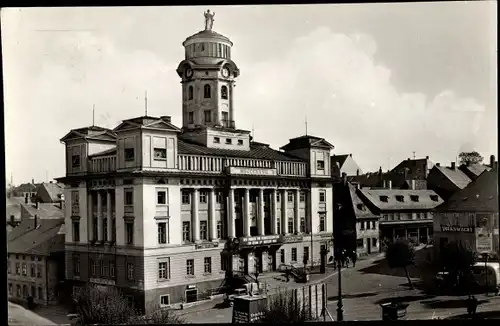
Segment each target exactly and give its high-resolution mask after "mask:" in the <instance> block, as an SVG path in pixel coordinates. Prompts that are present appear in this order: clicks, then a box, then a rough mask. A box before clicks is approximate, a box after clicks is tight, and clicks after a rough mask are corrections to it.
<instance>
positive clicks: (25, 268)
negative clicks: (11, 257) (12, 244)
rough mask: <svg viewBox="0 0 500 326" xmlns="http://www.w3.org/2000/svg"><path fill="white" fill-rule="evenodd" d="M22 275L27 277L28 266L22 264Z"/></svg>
mask: <svg viewBox="0 0 500 326" xmlns="http://www.w3.org/2000/svg"><path fill="white" fill-rule="evenodd" d="M22 266H23V275H24V276H26V275H28V266H27V265H26V263H23V265H22Z"/></svg>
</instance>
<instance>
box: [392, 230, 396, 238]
mask: <svg viewBox="0 0 500 326" xmlns="http://www.w3.org/2000/svg"><path fill="white" fill-rule="evenodd" d="M394 240H396V228H392V241H394Z"/></svg>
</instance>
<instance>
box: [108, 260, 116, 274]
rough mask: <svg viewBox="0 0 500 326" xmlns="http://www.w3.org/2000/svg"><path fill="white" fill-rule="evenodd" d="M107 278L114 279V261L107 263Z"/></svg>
mask: <svg viewBox="0 0 500 326" xmlns="http://www.w3.org/2000/svg"><path fill="white" fill-rule="evenodd" d="M109 277H111V278H114V277H115V261H114V260H110V261H109Z"/></svg>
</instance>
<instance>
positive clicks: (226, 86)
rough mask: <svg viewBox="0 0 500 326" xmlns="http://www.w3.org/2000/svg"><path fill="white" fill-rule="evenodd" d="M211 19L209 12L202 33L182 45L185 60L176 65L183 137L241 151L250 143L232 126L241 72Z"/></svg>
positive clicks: (206, 14)
mask: <svg viewBox="0 0 500 326" xmlns="http://www.w3.org/2000/svg"><path fill="white" fill-rule="evenodd" d="M214 16H215V13H211V12H210V10H208V11H207V12H206V13H205V30H203V31H200V32H198V33H196V34H194V35H192V36H190V37H188V38H187V39H186V40H185V41H184V42H183V43H182V45H183V46H184V49H185V59H184V60H183V61H182V62H181V63H180V64H179V66H178V68H177V74H178V75H179V77H181V79H182V80H181V84H182V130H183V138H188V139H190V140H192V141H195V142H198V143H201V144H203V145H205V146H208V147H219V148H226V149H232V148H233V146H232V145H235V148H234V149H238V150H242V149H244V147H245V148H246V147H249V141H250V140H249V132H247V131H244V130H237V129H236V124H235V110H234V99H233V97H234V87H235V79H236V77H238V76H239V73H240V71H239V69H238V67H237V66H236V64H235V63H234V62H233V61H232V60H231V47H232V46H233V43H232V42H231V41H230V40H229V38H227V37H225V36H223V35H221V34H219V33H216V32H214V31H213V30H212V26H213V21H214V18H213V17H214ZM221 132H222V133H223V134H221V135H219V136H217V135H215V134H217V133H221ZM227 133H231V134H234V137H235V138H234V139H233V140H231V141H229V140H228V137H226V136H224V134H227ZM245 134H246V136H244V135H245ZM214 138H215V139H214ZM230 138H231V137H230ZM242 141H243V144H242ZM238 144H239V146H237V145H238Z"/></svg>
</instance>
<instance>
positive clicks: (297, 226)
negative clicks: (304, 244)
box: [293, 189, 301, 234]
mask: <svg viewBox="0 0 500 326" xmlns="http://www.w3.org/2000/svg"><path fill="white" fill-rule="evenodd" d="M293 195H294V196H293V204H294V210H293V217H294V221H293V226H294V230H295V233H296V234H299V233H301V232H300V214H299V212H300V210H299V199H300V195H299V189H295V191H294V192H293Z"/></svg>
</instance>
